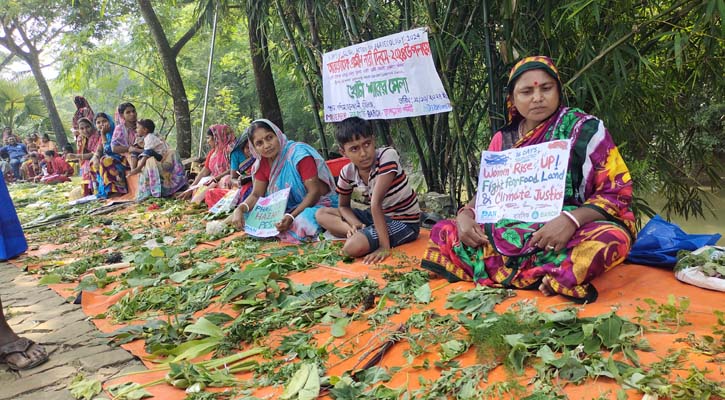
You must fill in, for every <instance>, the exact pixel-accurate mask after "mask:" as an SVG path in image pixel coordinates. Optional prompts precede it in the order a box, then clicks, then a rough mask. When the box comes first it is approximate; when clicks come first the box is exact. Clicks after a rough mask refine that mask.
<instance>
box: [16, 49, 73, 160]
mask: <svg viewBox="0 0 725 400" xmlns="http://www.w3.org/2000/svg"><path fill="white" fill-rule="evenodd" d="M25 61H26V62H27V63H28V65H29V66H30V71H32V73H33V77H34V78H35V83H36V84H37V85H38V90H39V91H40V97H42V98H43V104H45V108H47V109H48V118H50V125H51V126H52V127H53V132H55V140H56V141H57V142H58V147H59V148H61V149H62V148H63V147H65V145H66V144H68V138H67V137H66V136H65V129H64V128H63V122H62V121H61V119H60V114H58V109H57V108H56V107H55V100H53V94H52V93H51V92H50V87H48V82H47V81H46V80H45V76H43V71H42V69H41V67H40V60H39V59H38V55H37V54H30V57H29V59H28V60H25Z"/></svg>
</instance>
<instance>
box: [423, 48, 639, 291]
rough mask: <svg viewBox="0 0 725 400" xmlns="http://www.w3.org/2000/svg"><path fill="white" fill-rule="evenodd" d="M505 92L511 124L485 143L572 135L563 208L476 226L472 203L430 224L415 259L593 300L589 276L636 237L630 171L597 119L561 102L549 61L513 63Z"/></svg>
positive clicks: (451, 275) (449, 272) (499, 282)
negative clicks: (544, 216) (545, 217)
mask: <svg viewBox="0 0 725 400" xmlns="http://www.w3.org/2000/svg"><path fill="white" fill-rule="evenodd" d="M508 90H509V93H508V97H507V108H508V115H507V123H508V124H507V125H506V126H505V127H504V128H503V129H502V130H501V131H499V132H497V133H496V135H495V136H494V138H493V140H492V141H491V144H490V146H489V150H490V151H502V150H508V149H512V148H520V147H526V146H532V145H537V144H540V143H544V142H549V141H553V140H561V139H570V140H571V141H572V143H571V151H570V160H569V165H568V168H567V176H566V184H565V188H564V194H565V195H564V206H563V209H562V211H561V214H559V215H558V216H557V217H555V218H553V219H552V220H550V221H548V222H546V223H542V222H537V223H531V222H525V221H517V220H513V219H502V220H499V221H498V222H495V223H487V224H478V223H477V222H476V221H475V215H476V211H475V209H474V207H475V202H474V201H472V202H470V203H469V204H467V205H465V206H464V207H462V208H461V209H460V210H459V211H458V215H457V217H456V220H455V221H453V220H446V221H441V222H439V223H438V224H436V225H435V226H434V227H433V229H432V230H431V235H430V237H431V242H430V246H429V248H428V250H427V251H426V253H425V255H424V259H423V262H422V264H421V266H422V267H423V268H425V269H427V270H429V271H432V272H434V273H436V274H438V275H440V276H443V277H445V278H447V279H448V280H449V281H458V280H473V281H475V282H476V283H478V284H480V285H486V286H503V287H510V288H520V289H535V288H538V289H539V290H540V291H541V292H542V293H544V294H545V295H547V296H551V295H554V294H560V295H563V296H566V297H568V298H570V299H572V300H574V301H577V302H582V303H583V302H590V303H591V302H593V301H595V300H596V299H597V296H598V293H597V291H596V289H595V288H594V286H593V285H592V284H591V283H590V281H591V280H592V279H594V278H595V277H597V276H599V275H600V274H602V273H604V272H605V271H607V270H609V269H611V268H613V267H615V266H617V265H619V264H621V263H622V262H623V261H624V259H625V258H626V257H627V253H628V252H629V249H630V246H631V244H632V242H633V240H634V236H635V234H636V232H635V227H634V215H633V213H632V211H631V210H630V203H631V201H632V182H631V178H630V175H629V171H628V170H627V166H626V165H625V164H624V161H623V160H622V157H621V156H620V154H619V151H618V150H617V147H616V146H615V144H614V142H613V141H612V138H611V136H610V135H609V132H607V130H606V128H605V127H604V124H603V123H602V122H601V121H600V120H598V119H597V118H596V117H594V116H591V115H588V114H585V113H584V112H582V111H581V110H578V109H574V108H569V107H566V106H564V105H562V102H561V99H562V85H561V80H560V79H559V73H558V71H557V69H556V66H555V65H554V63H553V62H552V61H551V59H550V58H548V57H544V56H536V57H528V58H525V59H523V60H521V61H519V62H518V63H517V64H516V65H515V66H514V68H513V69H512V70H511V73H510V75H509V81H508ZM474 198H475V196H474Z"/></svg>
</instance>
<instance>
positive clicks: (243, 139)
mask: <svg viewBox="0 0 725 400" xmlns="http://www.w3.org/2000/svg"><path fill="white" fill-rule="evenodd" d="M249 133H250V132H249V128H247V129H245V130H244V133H242V134H241V135H239V137H238V138H237V140H236V141H235V142H234V145H232V151H234V150H237V149H238V150H242V151H244V149H243V148H242V146H243V145H248V144H249Z"/></svg>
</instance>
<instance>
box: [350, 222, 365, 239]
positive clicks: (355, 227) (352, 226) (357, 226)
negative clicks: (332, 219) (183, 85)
mask: <svg viewBox="0 0 725 400" xmlns="http://www.w3.org/2000/svg"><path fill="white" fill-rule="evenodd" d="M349 225H350V229H348V230H347V237H348V238H351V237H352V236H353V235H354V234H356V233H357V231H358V230H360V229H365V224H363V223H359V224H349Z"/></svg>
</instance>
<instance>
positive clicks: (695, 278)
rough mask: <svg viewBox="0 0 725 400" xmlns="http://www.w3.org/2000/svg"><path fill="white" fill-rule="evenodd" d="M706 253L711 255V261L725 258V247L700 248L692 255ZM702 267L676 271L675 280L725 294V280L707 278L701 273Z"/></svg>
mask: <svg viewBox="0 0 725 400" xmlns="http://www.w3.org/2000/svg"><path fill="white" fill-rule="evenodd" d="M704 252H708V253H709V254H710V255H709V257H710V259H715V258H720V257H725V247H720V246H704V247H700V248H699V249H697V250H695V251H693V252H692V253H691V254H692V255H699V254H702V253H704ZM685 257H687V256H685ZM683 259H684V258H683ZM700 267H701V266H692V267H686V268H683V269H680V270H678V271H675V278H677V280H679V281H681V282H685V283H689V284H690V285H695V286H697V287H701V288H703V289H710V290H717V291H720V292H725V279H722V278H717V277H712V276H707V275H705V274H704V273H703V272H702V271H701V269H700ZM675 269H677V268H675Z"/></svg>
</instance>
